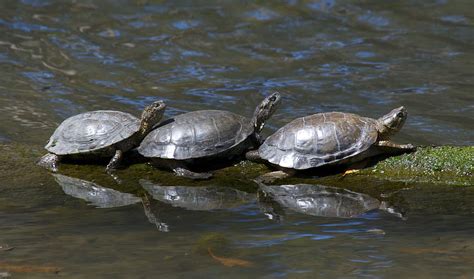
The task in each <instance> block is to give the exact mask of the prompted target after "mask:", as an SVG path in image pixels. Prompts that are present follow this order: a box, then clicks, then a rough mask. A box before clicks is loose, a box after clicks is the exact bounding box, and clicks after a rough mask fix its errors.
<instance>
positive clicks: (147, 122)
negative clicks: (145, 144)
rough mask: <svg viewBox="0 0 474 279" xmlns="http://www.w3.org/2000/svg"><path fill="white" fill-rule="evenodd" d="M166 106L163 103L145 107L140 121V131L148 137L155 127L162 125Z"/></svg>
mask: <svg viewBox="0 0 474 279" xmlns="http://www.w3.org/2000/svg"><path fill="white" fill-rule="evenodd" d="M165 108H166V104H165V103H164V102H163V101H156V102H153V103H152V104H151V105H148V106H146V107H145V109H144V110H143V112H142V117H141V121H140V131H141V132H142V134H144V135H146V134H147V133H148V132H149V131H150V130H151V129H153V127H154V126H155V125H156V124H158V123H160V121H161V118H162V117H163V113H164V112H165Z"/></svg>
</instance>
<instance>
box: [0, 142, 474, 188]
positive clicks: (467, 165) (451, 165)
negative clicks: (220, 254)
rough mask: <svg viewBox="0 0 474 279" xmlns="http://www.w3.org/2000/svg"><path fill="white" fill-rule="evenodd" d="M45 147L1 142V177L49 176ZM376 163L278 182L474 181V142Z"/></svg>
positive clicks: (246, 178) (233, 169)
mask: <svg viewBox="0 0 474 279" xmlns="http://www.w3.org/2000/svg"><path fill="white" fill-rule="evenodd" d="M42 153H43V151H42V150H41V148H32V147H29V146H24V145H19V144H4V145H0V179H2V180H3V183H7V182H10V183H12V182H14V181H18V182H20V181H23V182H27V181H38V179H40V178H41V177H44V176H49V174H48V172H47V171H46V170H45V169H42V168H40V167H38V166H36V165H35V161H36V160H37V159H38V158H39V157H40V156H41V154H42ZM371 164H372V166H370V167H367V168H364V169H362V170H361V171H359V172H356V173H353V174H348V175H345V176H343V175H342V172H343V169H339V170H336V171H334V170H328V171H327V172H326V170H323V171H321V170H319V171H317V172H314V173H304V174H302V175H299V176H296V177H292V178H289V179H285V180H282V181H278V183H293V184H294V183H309V184H324V185H330V186H338V187H346V188H347V185H361V187H368V186H370V185H371V184H374V183H375V184H379V185H380V184H381V183H383V182H397V183H399V184H400V183H401V184H405V185H406V184H407V183H408V184H409V183H416V184H419V183H429V184H445V185H446V184H448V185H467V186H468V185H474V178H473V172H474V146H466V147H454V146H440V147H420V148H418V150H417V151H416V152H414V153H411V154H403V155H399V156H394V157H389V158H386V159H378V160H377V161H375V162H371ZM269 171H271V168H269V167H268V166H266V165H263V164H256V163H252V162H249V161H243V162H240V163H237V164H235V165H233V166H230V167H226V168H222V169H217V170H215V171H214V177H213V178H212V179H210V180H205V181H191V180H189V179H186V178H180V177H176V176H175V175H174V174H173V173H171V172H169V171H165V170H159V169H156V168H154V167H152V166H150V165H149V164H147V163H136V164H130V165H128V166H125V168H124V169H121V170H118V171H117V173H116V174H117V176H118V177H119V178H120V179H121V180H122V181H123V182H124V183H122V185H123V186H124V187H127V186H126V185H133V184H137V182H138V180H140V179H149V180H152V181H156V182H158V183H161V184H163V185H188V186H199V185H222V186H231V187H235V188H237V189H242V190H246V189H247V190H248V189H249V188H255V187H256V186H255V183H254V182H253V180H254V179H255V178H257V177H258V176H259V175H262V174H264V173H266V172H269ZM60 172H61V173H64V174H66V175H70V176H73V177H78V178H81V179H85V180H90V181H96V182H99V183H101V184H104V186H106V185H107V184H108V185H110V184H115V181H114V180H113V179H112V178H111V177H110V176H109V175H107V174H105V173H104V165H99V164H98V165H88V164H70V163H69V164H61V165H60Z"/></svg>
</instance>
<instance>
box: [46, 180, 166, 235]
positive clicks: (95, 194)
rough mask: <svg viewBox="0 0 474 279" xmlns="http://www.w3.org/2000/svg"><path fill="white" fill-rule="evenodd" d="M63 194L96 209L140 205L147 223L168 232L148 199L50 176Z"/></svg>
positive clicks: (85, 182)
mask: <svg viewBox="0 0 474 279" xmlns="http://www.w3.org/2000/svg"><path fill="white" fill-rule="evenodd" d="M52 175H53V176H54V179H55V180H56V182H57V183H58V184H59V185H60V186H61V187H62V189H63V191H64V193H65V194H67V195H70V196H72V197H75V198H78V199H82V200H85V201H87V202H89V204H91V205H93V206H95V207H97V208H113V207H121V206H127V205H132V204H136V203H142V205H143V209H144V212H145V215H146V217H147V219H148V221H149V222H150V223H152V224H154V225H155V226H156V227H157V229H158V230H160V231H163V232H167V231H169V229H168V225H167V224H166V223H164V222H162V221H161V220H160V218H159V216H158V214H156V213H155V212H154V211H153V210H152V209H151V205H150V201H149V199H148V197H147V196H146V195H145V196H144V197H142V198H139V197H137V196H135V195H133V194H129V193H122V192H119V191H117V190H113V189H110V188H106V187H102V186H99V185H97V184H95V183H93V182H91V181H87V180H82V179H78V178H73V177H69V176H66V175H62V174H52Z"/></svg>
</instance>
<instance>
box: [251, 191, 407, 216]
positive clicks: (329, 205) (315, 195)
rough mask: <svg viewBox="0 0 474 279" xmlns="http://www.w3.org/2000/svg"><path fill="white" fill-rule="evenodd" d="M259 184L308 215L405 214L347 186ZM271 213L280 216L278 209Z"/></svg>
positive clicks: (273, 198) (276, 199)
mask: <svg viewBox="0 0 474 279" xmlns="http://www.w3.org/2000/svg"><path fill="white" fill-rule="evenodd" d="M259 186H260V190H262V192H263V193H264V195H267V196H268V197H269V198H270V201H272V202H275V203H277V204H278V205H280V206H282V207H284V208H285V209H289V210H292V211H295V212H299V213H303V214H307V215H313V216H321V217H338V218H353V217H358V216H360V215H362V214H364V213H366V212H369V211H371V210H375V209H381V210H386V211H388V212H390V213H394V214H396V215H398V216H401V214H400V213H398V212H395V210H394V209H393V208H391V207H387V203H385V202H381V201H379V200H378V199H375V198H373V197H371V196H369V195H366V194H362V193H357V192H353V191H350V190H347V189H342V188H335V187H329V186H323V185H311V184H296V185H279V186H268V185H264V184H260V185H259ZM261 200H262V201H265V202H267V203H266V204H267V205H270V209H273V208H272V207H271V203H268V199H266V197H261ZM267 214H268V216H269V218H271V219H279V217H276V216H274V215H275V214H276V213H275V210H270V211H267Z"/></svg>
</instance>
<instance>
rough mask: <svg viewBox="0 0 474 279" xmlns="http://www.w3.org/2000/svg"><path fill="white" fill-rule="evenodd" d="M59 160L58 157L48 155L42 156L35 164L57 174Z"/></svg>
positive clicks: (51, 154)
mask: <svg viewBox="0 0 474 279" xmlns="http://www.w3.org/2000/svg"><path fill="white" fill-rule="evenodd" d="M60 160H61V157H60V156H59V155H56V154H53V153H48V154H45V155H43V157H41V158H40V159H39V160H38V162H36V164H37V165H38V166H41V167H43V168H46V169H48V170H50V171H52V172H58V164H59V161H60Z"/></svg>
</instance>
